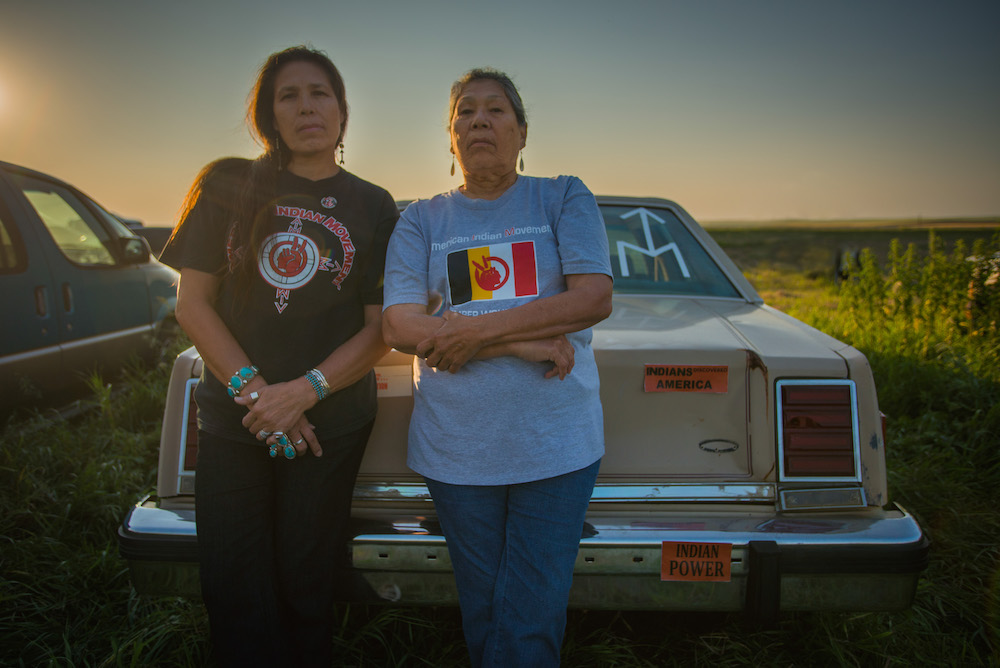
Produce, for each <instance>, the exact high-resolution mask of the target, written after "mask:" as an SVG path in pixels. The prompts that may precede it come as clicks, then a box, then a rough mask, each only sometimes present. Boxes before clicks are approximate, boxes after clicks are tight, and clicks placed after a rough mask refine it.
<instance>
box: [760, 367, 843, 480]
mask: <svg viewBox="0 0 1000 668" xmlns="http://www.w3.org/2000/svg"><path fill="white" fill-rule="evenodd" d="M777 409H778V454H779V466H780V471H779V473H780V479H781V480H783V481H789V480H810V481H860V479H861V476H860V465H859V460H860V458H859V445H858V443H859V441H858V412H857V399H856V393H855V387H854V382H853V381H850V380H781V381H778V384H777Z"/></svg>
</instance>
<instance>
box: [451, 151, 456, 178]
mask: <svg viewBox="0 0 1000 668" xmlns="http://www.w3.org/2000/svg"><path fill="white" fill-rule="evenodd" d="M451 175H452V176H455V156H454V155H452V156H451Z"/></svg>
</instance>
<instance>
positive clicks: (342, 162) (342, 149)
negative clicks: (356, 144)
mask: <svg viewBox="0 0 1000 668" xmlns="http://www.w3.org/2000/svg"><path fill="white" fill-rule="evenodd" d="M340 164H344V142H340Z"/></svg>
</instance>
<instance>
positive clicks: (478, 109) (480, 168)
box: [451, 79, 528, 174]
mask: <svg viewBox="0 0 1000 668" xmlns="http://www.w3.org/2000/svg"><path fill="white" fill-rule="evenodd" d="M527 138H528V126H527V125H523V126H522V125H518V123H517V116H516V115H515V114H514V108H513V107H512V106H511V104H510V100H508V99H507V96H506V95H505V94H504V91H503V87H502V86H501V85H500V83H499V82H497V81H493V80H492V79H477V80H475V81H470V82H469V83H467V84H466V85H465V88H463V89H462V94H461V95H460V96H459V97H458V101H457V102H456V104H455V110H454V112H453V113H452V117H451V152H452V153H454V154H455V155H456V156H457V157H458V162H459V164H461V166H462V171H463V172H465V173H470V174H475V173H477V172H484V171H485V172H488V173H505V172H508V171H513V170H514V165H515V162H516V161H517V154H518V153H519V152H520V151H521V149H522V148H524V143H525V140H526V139H527Z"/></svg>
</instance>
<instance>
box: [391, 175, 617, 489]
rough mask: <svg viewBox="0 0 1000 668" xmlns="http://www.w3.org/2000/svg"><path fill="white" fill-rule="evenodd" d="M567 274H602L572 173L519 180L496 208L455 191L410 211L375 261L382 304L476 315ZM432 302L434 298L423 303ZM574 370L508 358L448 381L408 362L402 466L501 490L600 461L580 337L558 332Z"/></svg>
mask: <svg viewBox="0 0 1000 668" xmlns="http://www.w3.org/2000/svg"><path fill="white" fill-rule="evenodd" d="M567 274H606V275H608V276H610V275H611V264H610V258H609V253H608V240H607V234H606V232H605V229H604V220H603V218H602V217H601V213H600V210H599V209H598V208H597V202H596V201H595V200H594V196H593V194H591V192H590V191H589V190H588V189H587V187H586V186H585V185H583V183H582V182H581V181H580V180H579V179H577V178H576V177H572V176H559V177H556V178H551V179H543V178H533V177H525V176H519V177H518V179H517V181H516V183H515V184H514V185H513V186H511V188H510V189H508V190H507V192H505V193H504V194H503V195H502V196H501V197H500V198H499V199H496V200H482V199H470V198H468V197H465V196H464V195H462V194H461V193H460V192H458V191H457V190H453V191H451V192H448V193H444V194H442V195H438V196H437V197H434V198H432V199H430V200H420V201H417V202H414V203H412V204H410V206H409V207H407V209H406V211H404V212H403V215H402V217H401V218H400V219H399V222H398V223H397V225H396V229H395V231H394V232H393V234H392V238H391V240H390V242H389V250H388V254H387V255H386V270H385V291H384V307H389V306H393V305H395V304H423V305H427V304H428V303H429V302H430V301H432V300H434V299H435V298H441V299H442V300H443V303H442V305H441V309H442V310H443V309H449V310H452V311H454V312H456V313H461V314H462V315H468V316H475V315H480V314H483V313H489V312H492V311H501V310H505V309H509V308H513V307H515V306H519V305H521V304H524V303H526V302H528V301H531V300H534V299H538V298H541V297H548V296H551V295H554V294H558V293H560V292H564V291H565V290H566V281H565V276H566V275H567ZM429 295H433V297H429ZM567 338H568V339H569V340H570V341H571V342H572V344H573V347H574V351H575V365H574V367H573V371H572V372H571V373H570V374H569V375H568V376H567V377H566V378H565V380H562V381H560V380H559V379H558V378H545V372H546V371H547V370H548V369H549V368H551V365H550V364H548V363H546V364H541V363H536V362H526V361H524V360H521V359H519V358H516V357H497V358H493V359H487V360H470V361H469V362H468V363H467V364H466V365H465V366H464V367H463V368H462V369H460V370H459V371H458V373H455V374H452V373H448V372H447V371H438V370H437V369H434V368H431V367H429V366H427V364H426V363H425V362H424V360H422V359H420V358H418V357H417V358H414V374H413V377H414V408H413V417H412V419H411V421H410V436H409V451H408V458H407V463H408V464H409V466H410V468H412V469H413V470H414V471H416V472H417V473H420V474H421V475H424V476H426V477H428V478H431V479H433V480H439V481H441V482H446V483H451V484H462V485H500V484H514V483H520V482H529V481H533V480H542V479H544V478H550V477H553V476H557V475H562V474H564V473H569V472H572V471H576V470H579V469H581V468H583V467H585V466H588V465H590V464H592V463H594V462H595V461H597V460H598V459H599V458H600V457H601V455H603V454H604V419H603V415H602V412H601V402H600V397H599V394H598V389H599V381H598V376H597V366H596V364H595V362H594V354H593V351H592V350H591V347H590V341H591V331H590V329H585V330H582V331H579V332H574V333H572V334H569V335H568V336H567Z"/></svg>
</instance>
